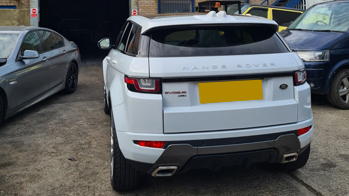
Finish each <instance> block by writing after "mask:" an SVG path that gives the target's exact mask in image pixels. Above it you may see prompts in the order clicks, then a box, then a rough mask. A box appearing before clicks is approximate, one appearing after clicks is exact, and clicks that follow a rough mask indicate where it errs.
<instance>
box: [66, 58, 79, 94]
mask: <svg viewBox="0 0 349 196" xmlns="http://www.w3.org/2000/svg"><path fill="white" fill-rule="evenodd" d="M78 76H79V75H78V66H77V65H76V64H75V63H70V65H69V67H68V73H67V76H66V79H65V88H64V92H65V93H66V94H71V93H74V92H75V90H76V88H77V86H78Z"/></svg>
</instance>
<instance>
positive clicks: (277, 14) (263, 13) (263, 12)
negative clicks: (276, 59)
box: [227, 4, 304, 32]
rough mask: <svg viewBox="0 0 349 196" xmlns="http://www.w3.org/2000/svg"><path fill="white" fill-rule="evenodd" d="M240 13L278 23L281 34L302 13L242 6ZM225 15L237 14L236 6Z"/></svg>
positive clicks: (288, 9) (282, 8)
mask: <svg viewBox="0 0 349 196" xmlns="http://www.w3.org/2000/svg"><path fill="white" fill-rule="evenodd" d="M241 12H242V14H244V15H253V16H260V17H263V18H268V19H270V20H274V21H275V22H277V23H278V25H279V31H280V32H281V31H283V30H285V29H286V28H287V27H288V26H290V24H291V23H292V22H293V21H295V20H296V19H297V18H298V16H300V15H301V14H302V13H303V12H304V11H303V10H300V9H294V8H288V7H279V6H268V5H253V4H244V5H242V6H241ZM227 13H228V14H239V12H238V6H237V5H231V6H229V7H228V11H227Z"/></svg>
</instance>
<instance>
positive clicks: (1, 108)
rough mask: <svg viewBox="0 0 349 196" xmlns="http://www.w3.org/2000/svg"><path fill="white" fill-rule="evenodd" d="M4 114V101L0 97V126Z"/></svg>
mask: <svg viewBox="0 0 349 196" xmlns="http://www.w3.org/2000/svg"><path fill="white" fill-rule="evenodd" d="M4 114H5V106H4V101H3V99H2V97H1V95H0V125H1V123H2V120H3V119H4Z"/></svg>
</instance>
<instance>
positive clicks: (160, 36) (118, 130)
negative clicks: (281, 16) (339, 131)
mask: <svg viewBox="0 0 349 196" xmlns="http://www.w3.org/2000/svg"><path fill="white" fill-rule="evenodd" d="M277 30H278V25H277V23H276V22H274V21H272V20H267V19H264V18H260V17H249V16H243V15H235V16H229V15H227V14H226V13H225V12H224V11H221V12H219V13H217V14H216V13H215V12H214V11H212V12H210V13H208V14H207V15H192V16H181V17H178V16H171V17H168V16H167V17H155V18H145V17H142V16H132V17H130V18H129V19H128V20H127V21H126V23H125V25H124V27H123V28H122V30H121V32H120V34H119V36H118V39H117V41H116V42H115V43H111V40H110V38H104V39H102V40H100V42H99V43H98V46H99V48H101V49H106V50H110V52H109V54H108V56H107V57H105V59H104V60H103V77H104V87H105V112H106V113H107V114H109V113H110V114H111V145H110V155H111V159H110V160H111V161H110V166H111V184H112V186H113V188H114V189H115V190H117V191H122V190H130V189H133V188H135V187H136V186H137V184H138V182H139V175H140V173H141V172H144V173H147V174H150V175H152V176H154V177H166V176H173V175H174V174H176V173H181V172H185V171H188V170H190V169H198V168H210V169H212V170H219V169H220V168H221V167H225V166H231V165H242V166H247V165H249V164H250V163H255V162H265V163H277V164H280V166H281V167H282V168H284V169H286V170H295V169H298V168H301V167H303V166H304V165H305V164H306V162H307V160H308V157H309V153H310V140H311V137H312V135H313V131H314V128H313V117H312V110H311V99H310V86H309V84H308V83H306V82H305V80H306V77H305V76H306V74H305V70H304V65H303V62H302V61H301V59H300V58H299V57H298V56H297V54H296V53H293V52H291V51H290V50H289V49H288V47H287V45H286V43H285V42H283V40H282V39H281V37H279V34H278V33H277ZM285 62H287V63H285Z"/></svg>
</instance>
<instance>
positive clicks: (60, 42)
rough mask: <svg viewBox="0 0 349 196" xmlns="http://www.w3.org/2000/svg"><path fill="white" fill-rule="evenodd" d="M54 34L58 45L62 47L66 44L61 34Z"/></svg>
mask: <svg viewBox="0 0 349 196" xmlns="http://www.w3.org/2000/svg"><path fill="white" fill-rule="evenodd" d="M53 35H54V36H55V38H56V40H57V47H58V48H61V47H63V46H64V40H63V38H62V37H61V36H59V35H58V34H56V33H53Z"/></svg>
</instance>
